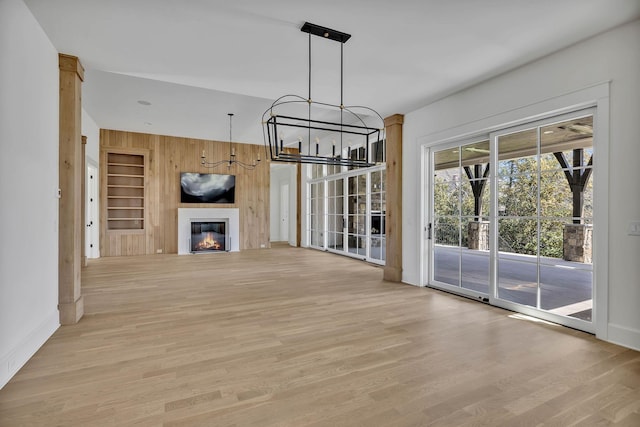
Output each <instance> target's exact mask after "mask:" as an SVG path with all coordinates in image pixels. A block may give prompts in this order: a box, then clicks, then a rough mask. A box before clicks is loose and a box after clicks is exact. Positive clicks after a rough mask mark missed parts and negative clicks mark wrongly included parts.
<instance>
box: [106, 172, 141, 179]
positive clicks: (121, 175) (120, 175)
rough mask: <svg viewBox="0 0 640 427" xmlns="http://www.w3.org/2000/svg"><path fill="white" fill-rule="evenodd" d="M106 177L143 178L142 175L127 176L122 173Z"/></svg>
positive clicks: (110, 174)
mask: <svg viewBox="0 0 640 427" xmlns="http://www.w3.org/2000/svg"><path fill="white" fill-rule="evenodd" d="M107 176H118V177H122V178H144V175H129V174H123V173H108V174H107Z"/></svg>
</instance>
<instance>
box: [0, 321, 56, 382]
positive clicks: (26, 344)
mask: <svg viewBox="0 0 640 427" xmlns="http://www.w3.org/2000/svg"><path fill="white" fill-rule="evenodd" d="M59 327H60V313H59V312H58V310H57V309H56V310H54V311H53V313H51V314H49V316H47V318H46V319H45V320H44V321H43V322H42V323H40V325H39V326H38V327H37V328H35V329H34V330H33V331H31V332H30V333H29V334H28V335H27V336H26V337H24V339H23V340H22V341H20V343H18V345H17V346H16V347H15V348H13V349H11V350H9V351H8V352H7V353H5V354H4V355H2V356H0V389H2V388H3V387H4V386H5V385H6V384H7V383H8V382H9V380H11V378H13V376H14V375H15V374H16V373H17V372H18V371H19V370H20V368H22V367H23V366H24V364H25V363H27V362H28V361H29V359H31V357H32V356H33V355H34V354H35V353H36V351H38V349H39V348H40V347H42V345H43V344H44V343H45V342H46V341H47V340H48V339H49V338H50V337H51V335H53V333H54V332H55V331H56V330H57V329H58V328H59Z"/></svg>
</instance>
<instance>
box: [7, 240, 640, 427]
mask: <svg viewBox="0 0 640 427" xmlns="http://www.w3.org/2000/svg"><path fill="white" fill-rule="evenodd" d="M82 286H83V294H84V296H85V317H84V318H83V319H82V321H81V322H80V323H78V324H77V325H71V326H64V327H61V328H60V329H59V330H58V331H56V333H55V334H54V335H53V336H52V337H51V338H50V339H49V341H48V342H47V343H46V344H45V345H44V346H43V347H42V348H41V349H40V350H39V351H38V352H37V353H36V355H34V357H33V358H32V359H31V360H30V361H29V362H28V363H27V364H26V365H25V366H24V367H23V368H22V369H21V370H20V372H19V373H18V374H16V376H15V377H14V378H13V379H12V380H11V381H10V382H9V383H8V384H7V385H6V386H5V387H4V388H3V389H2V390H0V426H3V427H4V426H8V427H14V426H29V427H32V426H53V425H60V426H70V427H73V426H145V427H146V426H180V427H185V426H243V427H244V426H261V427H263V426H267V427H268V426H296V427H298V426H314V427H320V426H387V425H388V426H422V425H424V426H467V425H468V426H472V425H489V426H513V425H518V426H526V425H532V426H539V425H540V426H547V425H548V426H555V425H557V426H568V425H612V426H613V425H616V426H625V425H629V426H631V425H639V424H638V423H637V421H638V420H640V413H639V411H640V353H638V352H636V351H633V350H629V349H625V348H622V347H619V346H616V345H614V344H610V343H605V342H601V341H599V340H596V339H595V338H594V337H593V336H591V335H589V334H585V333H582V332H579V331H575V330H572V329H568V328H563V327H560V326H556V325H548V324H540V323H535V322H528V321H526V320H522V319H517V318H513V317H510V314H511V313H510V312H508V311H505V310H502V309H498V308H495V307H490V306H487V305H484V304H480V303H477V302H475V301H471V300H468V299H464V298H460V297H457V296H453V295H450V294H445V293H442V292H439V291H435V290H430V289H423V288H417V287H413V286H408V285H403V284H397V283H389V282H385V281H383V280H382V269H381V268H379V267H376V266H373V265H370V264H367V263H363V262H361V261H357V260H353V259H349V258H344V257H339V256H336V255H332V254H328V253H322V252H318V251H312V250H306V249H296V248H290V247H288V246H281V245H274V247H273V248H272V249H268V250H255V251H243V252H240V253H222V254H210V255H198V256H177V255H158V256H141V257H122V258H103V259H99V260H92V261H91V262H90V263H89V266H88V267H86V268H85V269H84V270H83V283H82ZM590 423H592V424H590Z"/></svg>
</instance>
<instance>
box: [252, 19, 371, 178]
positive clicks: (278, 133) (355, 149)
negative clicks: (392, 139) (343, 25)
mask: <svg viewBox="0 0 640 427" xmlns="http://www.w3.org/2000/svg"><path fill="white" fill-rule="evenodd" d="M301 31H303V32H306V33H308V34H309V36H308V37H309V92H308V97H306V98H305V97H302V96H299V95H284V96H281V97H280V98H278V99H277V100H275V101H274V102H273V104H272V105H271V107H269V108H268V109H267V111H265V112H264V114H263V115H262V124H263V134H264V142H265V149H266V150H267V153H268V154H269V156H270V157H271V160H272V161H279V162H293V163H313V164H326V165H339V166H347V167H369V166H374V165H375V164H376V163H375V162H374V161H372V159H371V157H370V155H369V154H370V153H369V151H370V146H371V144H372V143H378V144H384V134H383V133H384V120H383V119H382V117H381V116H380V114H378V113H377V112H376V111H375V110H373V109H371V108H368V107H363V106H345V105H344V102H343V59H344V55H343V46H344V43H345V42H346V41H347V40H349V38H350V37H351V35H350V34H346V33H343V32H340V31H336V30H332V29H329V28H326V27H321V26H319V25H315V24H311V23H309V22H306V23H305V24H304V25H303V26H302V28H301ZM312 35H315V36H318V37H322V38H325V39H329V40H333V41H337V42H339V43H340V104H328V103H323V102H316V101H312V99H311V70H312V68H311V36H312ZM301 113H302V114H301ZM296 144H297V152H296V150H295V147H296ZM362 148H364V158H363V156H362V153H361V151H362Z"/></svg>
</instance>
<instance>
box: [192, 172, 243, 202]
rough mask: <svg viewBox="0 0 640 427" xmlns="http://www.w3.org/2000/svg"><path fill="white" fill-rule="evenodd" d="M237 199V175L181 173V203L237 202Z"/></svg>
mask: <svg viewBox="0 0 640 427" xmlns="http://www.w3.org/2000/svg"><path fill="white" fill-rule="evenodd" d="M235 199H236V177H235V175H222V174H217V173H191V172H181V173H180V202H181V203H235Z"/></svg>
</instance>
